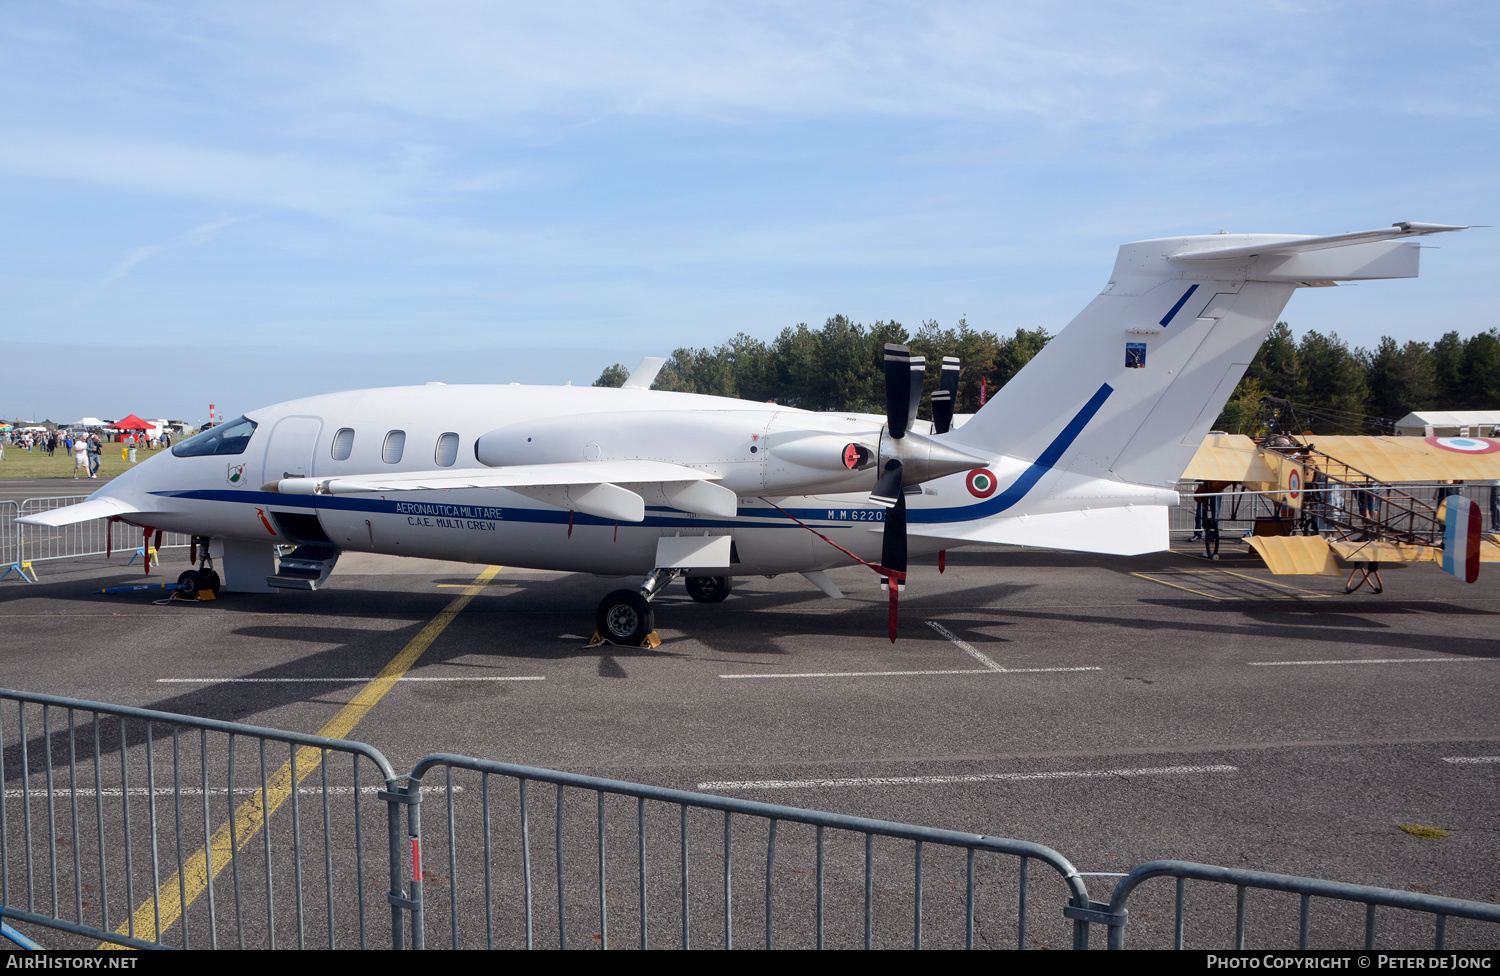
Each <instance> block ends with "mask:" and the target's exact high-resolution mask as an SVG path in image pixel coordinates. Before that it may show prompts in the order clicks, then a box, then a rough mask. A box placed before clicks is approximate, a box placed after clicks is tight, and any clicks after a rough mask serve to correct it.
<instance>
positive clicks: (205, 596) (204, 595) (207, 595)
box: [198, 590, 218, 601]
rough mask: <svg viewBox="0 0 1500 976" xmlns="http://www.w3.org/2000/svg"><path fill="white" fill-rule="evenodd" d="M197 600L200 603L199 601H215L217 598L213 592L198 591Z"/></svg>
mask: <svg viewBox="0 0 1500 976" xmlns="http://www.w3.org/2000/svg"><path fill="white" fill-rule="evenodd" d="M198 599H199V600H200V601H201V600H217V599H218V597H216V596H214V591H213V590H199V591H198Z"/></svg>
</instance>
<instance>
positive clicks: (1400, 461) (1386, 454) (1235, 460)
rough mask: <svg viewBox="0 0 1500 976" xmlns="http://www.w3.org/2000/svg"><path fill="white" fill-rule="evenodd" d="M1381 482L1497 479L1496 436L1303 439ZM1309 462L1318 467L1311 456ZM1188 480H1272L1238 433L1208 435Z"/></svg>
mask: <svg viewBox="0 0 1500 976" xmlns="http://www.w3.org/2000/svg"><path fill="white" fill-rule="evenodd" d="M1304 439H1305V440H1307V441H1309V443H1311V444H1312V445H1313V446H1314V447H1316V448H1317V449H1318V450H1319V451H1320V452H1322V453H1324V454H1327V455H1330V456H1331V457H1335V458H1338V459H1339V460H1340V461H1341V462H1343V463H1344V464H1346V465H1348V466H1349V467H1351V468H1354V469H1355V470H1357V471H1360V472H1362V473H1363V474H1366V475H1368V476H1369V477H1370V478H1372V479H1373V480H1375V481H1379V482H1382V483H1384V484H1403V483H1407V484H1409V483H1431V482H1435V481H1494V480H1500V440H1497V439H1495V438H1490V437H1348V436H1337V435H1332V434H1330V435H1327V436H1323V437H1317V436H1314V437H1309V438H1304ZM1310 463H1311V464H1312V465H1313V466H1315V467H1320V466H1321V465H1320V464H1319V460H1318V459H1317V458H1316V457H1314V458H1313V459H1312V460H1311V461H1310ZM1182 476H1183V477H1184V478H1186V479H1188V480H1190V481H1228V482H1241V483H1266V482H1274V481H1275V480H1276V475H1275V473H1274V472H1273V471H1272V469H1271V467H1270V465H1269V464H1268V463H1267V461H1266V458H1265V451H1264V450H1263V449H1262V448H1260V447H1259V446H1258V445H1256V443H1255V442H1254V441H1253V440H1251V439H1250V438H1249V437H1246V436H1244V435H1243V434H1210V435H1208V436H1207V437H1205V438H1204V439H1203V444H1202V445H1201V446H1200V447H1199V448H1198V453H1197V454H1195V455H1193V460H1192V462H1191V463H1190V464H1189V465H1188V468H1187V471H1185V472H1184V473H1183V475H1182Z"/></svg>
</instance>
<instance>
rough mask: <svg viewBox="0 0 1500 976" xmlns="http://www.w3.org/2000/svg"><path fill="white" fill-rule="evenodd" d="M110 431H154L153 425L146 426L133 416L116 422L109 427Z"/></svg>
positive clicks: (146, 424)
mask: <svg viewBox="0 0 1500 976" xmlns="http://www.w3.org/2000/svg"><path fill="white" fill-rule="evenodd" d="M109 429H110V430H155V429H156V425H155V424H148V423H146V422H145V421H144V420H142V419H141V418H139V417H137V416H136V415H135V414H131V415H130V416H128V417H126V418H125V419H124V420H116V421H115V422H114V423H112V424H110V425H109Z"/></svg>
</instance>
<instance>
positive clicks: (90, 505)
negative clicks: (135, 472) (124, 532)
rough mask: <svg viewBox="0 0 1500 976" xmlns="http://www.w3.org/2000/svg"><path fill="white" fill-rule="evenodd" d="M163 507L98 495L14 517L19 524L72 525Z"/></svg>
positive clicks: (143, 512) (142, 512) (124, 516)
mask: <svg viewBox="0 0 1500 976" xmlns="http://www.w3.org/2000/svg"><path fill="white" fill-rule="evenodd" d="M161 511H163V509H161V508H159V507H154V508H152V509H151V511H145V510H143V509H141V508H137V507H136V506H134V505H132V504H130V502H128V501H126V500H125V499H122V498H112V497H109V496H107V495H100V496H96V497H94V498H90V499H87V500H86V501H81V502H79V503H78V504H77V505H66V506H64V507H62V508H54V509H51V510H49V511H46V512H37V513H36V514H35V515H23V516H21V517H20V518H18V519H16V522H18V523H19V524H21V525H46V526H52V527H56V526H59V525H74V524H76V523H78V522H88V521H90V520H92V519H100V518H123V519H127V520H128V519H130V518H131V517H132V516H140V515H150V514H153V513H156V512H161Z"/></svg>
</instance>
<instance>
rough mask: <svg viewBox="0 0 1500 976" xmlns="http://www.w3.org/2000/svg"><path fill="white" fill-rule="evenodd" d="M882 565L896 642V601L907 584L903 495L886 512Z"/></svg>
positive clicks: (881, 544)
mask: <svg viewBox="0 0 1500 976" xmlns="http://www.w3.org/2000/svg"><path fill="white" fill-rule="evenodd" d="M880 565H881V567H882V568H883V569H884V570H885V571H886V575H885V577H884V584H885V587H886V590H887V591H888V593H889V596H890V617H889V622H888V627H887V633H888V634H889V636H890V638H891V643H892V644H894V643H896V602H897V599H898V598H899V596H900V594H901V588H902V587H904V586H905V585H906V498H905V496H902V497H901V498H900V499H899V500H898V501H897V502H896V505H895V507H893V508H892V509H891V510H890V511H889V512H887V513H886V514H885V531H884V532H883V533H882V534H881V537H880Z"/></svg>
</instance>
